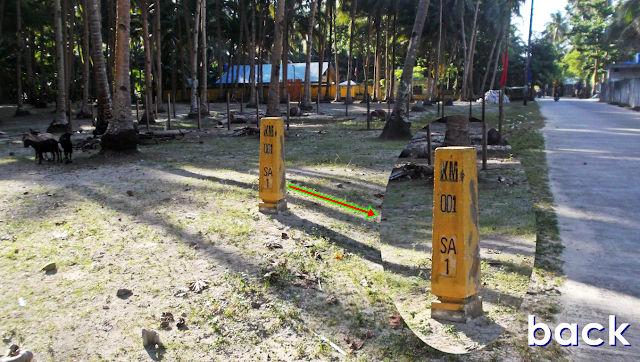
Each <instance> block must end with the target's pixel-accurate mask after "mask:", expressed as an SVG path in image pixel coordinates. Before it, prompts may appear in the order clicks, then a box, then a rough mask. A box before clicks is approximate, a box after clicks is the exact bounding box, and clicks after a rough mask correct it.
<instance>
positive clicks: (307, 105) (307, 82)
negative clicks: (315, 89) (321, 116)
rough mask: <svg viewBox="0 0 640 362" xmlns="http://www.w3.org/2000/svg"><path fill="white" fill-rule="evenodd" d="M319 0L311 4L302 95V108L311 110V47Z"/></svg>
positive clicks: (314, 0) (313, 0)
mask: <svg viewBox="0 0 640 362" xmlns="http://www.w3.org/2000/svg"><path fill="white" fill-rule="evenodd" d="M317 3H318V0H311V4H309V30H308V31H307V59H306V67H305V69H304V92H303V95H302V103H301V104H300V109H303V110H306V111H310V110H312V109H313V106H312V105H311V48H312V47H313V25H314V23H315V15H316V4H317Z"/></svg>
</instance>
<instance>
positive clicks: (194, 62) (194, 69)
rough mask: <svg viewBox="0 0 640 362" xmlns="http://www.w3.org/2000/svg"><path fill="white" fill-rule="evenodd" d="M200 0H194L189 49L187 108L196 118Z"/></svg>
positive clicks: (192, 116) (190, 114) (191, 115)
mask: <svg viewBox="0 0 640 362" xmlns="http://www.w3.org/2000/svg"><path fill="white" fill-rule="evenodd" d="M201 1H202V0H196V8H195V10H194V14H195V20H194V22H193V29H192V31H191V33H192V34H193V36H192V38H193V48H192V50H191V54H190V59H191V108H190V110H189V117H190V118H196V117H197V116H198V112H199V111H200V110H199V109H198V88H197V86H196V82H197V81H198V32H199V30H200V12H201V10H200V7H201V6H202V5H201Z"/></svg>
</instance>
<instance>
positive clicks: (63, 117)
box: [47, 0, 71, 132]
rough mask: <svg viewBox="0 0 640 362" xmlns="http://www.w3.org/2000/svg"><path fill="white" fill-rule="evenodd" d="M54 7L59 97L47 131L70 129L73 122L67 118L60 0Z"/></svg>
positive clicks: (55, 1) (57, 0)
mask: <svg viewBox="0 0 640 362" xmlns="http://www.w3.org/2000/svg"><path fill="white" fill-rule="evenodd" d="M53 4H54V5H53V7H54V11H55V14H54V16H55V22H56V24H55V28H56V30H55V31H56V68H57V70H58V76H57V84H58V97H57V108H56V118H55V119H54V120H53V122H52V123H51V125H50V126H49V128H48V129H47V131H49V132H50V131H60V130H63V131H70V130H71V122H69V120H68V119H67V112H66V111H65V108H66V107H65V105H66V104H67V94H66V89H65V83H64V74H65V67H64V43H63V40H62V9H61V8H60V0H54V2H53Z"/></svg>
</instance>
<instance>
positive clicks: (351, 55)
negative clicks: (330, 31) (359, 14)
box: [344, 0, 356, 103]
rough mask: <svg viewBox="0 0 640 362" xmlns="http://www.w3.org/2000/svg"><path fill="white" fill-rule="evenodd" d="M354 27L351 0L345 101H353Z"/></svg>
mask: <svg viewBox="0 0 640 362" xmlns="http://www.w3.org/2000/svg"><path fill="white" fill-rule="evenodd" d="M355 27H356V0H351V24H350V25H349V61H348V62H347V99H345V101H344V102H345V103H353V98H352V96H351V73H353V68H352V58H353V32H354V31H355Z"/></svg>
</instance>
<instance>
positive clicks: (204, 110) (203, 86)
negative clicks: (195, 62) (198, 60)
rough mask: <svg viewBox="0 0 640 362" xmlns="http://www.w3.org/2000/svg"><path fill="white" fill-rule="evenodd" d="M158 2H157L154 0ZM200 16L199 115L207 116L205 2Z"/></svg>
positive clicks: (207, 70) (207, 72)
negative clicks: (200, 81) (200, 82)
mask: <svg viewBox="0 0 640 362" xmlns="http://www.w3.org/2000/svg"><path fill="white" fill-rule="evenodd" d="M156 1H158V0H156ZM201 6H202V14H200V19H201V20H200V23H201V24H202V29H201V30H200V31H201V33H202V34H201V37H200V38H201V39H202V41H201V47H202V67H201V70H202V76H201V78H202V84H201V88H200V107H201V108H202V109H201V110H200V113H201V114H209V104H208V99H209V94H208V93H207V88H208V87H209V86H208V84H207V77H208V74H209V66H208V64H207V1H206V0H205V1H203V2H202V5H201Z"/></svg>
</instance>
